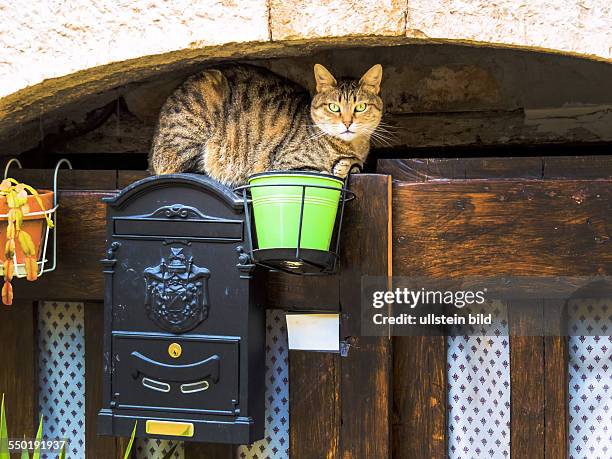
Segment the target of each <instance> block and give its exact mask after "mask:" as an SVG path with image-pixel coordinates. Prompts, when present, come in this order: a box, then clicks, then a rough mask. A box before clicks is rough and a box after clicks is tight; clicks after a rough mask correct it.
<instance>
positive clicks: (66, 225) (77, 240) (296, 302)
mask: <svg viewBox="0 0 612 459" xmlns="http://www.w3.org/2000/svg"><path fill="white" fill-rule="evenodd" d="M109 195H110V192H99V191H64V192H62V193H61V195H60V206H61V207H60V210H59V214H58V217H59V219H58V222H59V224H58V265H57V269H56V270H55V271H53V272H50V273H46V274H45V275H43V276H41V277H40V279H38V280H37V281H36V282H34V283H30V282H27V283H26V281H25V280H22V279H21V280H15V281H14V286H15V295H16V297H17V298H23V299H38V298H45V299H53V298H61V299H62V300H77V301H84V300H91V301H95V300H98V301H99V300H102V299H103V288H104V279H103V277H102V268H101V266H100V263H99V260H100V259H101V258H103V256H104V253H105V250H106V226H105V225H106V207H105V204H104V203H103V202H102V198H103V197H104V196H109ZM269 279H270V281H269V282H270V284H269V285H270V287H269V289H268V291H267V295H266V298H267V301H266V303H265V305H266V307H269V308H276V309H286V310H304V311H307V310H312V309H313V308H316V310H318V311H337V310H338V309H339V306H338V305H339V300H338V279H337V276H330V277H325V278H319V279H314V278H309V277H298V276H290V275H284V274H279V273H276V274H270V277H269Z"/></svg>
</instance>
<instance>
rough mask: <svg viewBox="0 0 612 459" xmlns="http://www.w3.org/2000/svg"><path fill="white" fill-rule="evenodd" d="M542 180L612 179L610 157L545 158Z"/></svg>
mask: <svg viewBox="0 0 612 459" xmlns="http://www.w3.org/2000/svg"><path fill="white" fill-rule="evenodd" d="M543 159H544V178H548V179H567V178H582V179H597V178H607V179H612V155H599V156H593V155H588V156H586V155H585V156H547V157H545V158H543Z"/></svg>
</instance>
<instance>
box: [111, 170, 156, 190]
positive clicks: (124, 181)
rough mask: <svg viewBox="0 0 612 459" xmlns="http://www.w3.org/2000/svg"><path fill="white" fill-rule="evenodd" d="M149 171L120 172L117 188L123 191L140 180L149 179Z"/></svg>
mask: <svg viewBox="0 0 612 459" xmlns="http://www.w3.org/2000/svg"><path fill="white" fill-rule="evenodd" d="M149 175H151V174H149V172H148V171H118V173H117V188H119V189H123V188H125V187H126V186H128V185H131V184H132V183H134V182H137V181H138V180H141V179H143V178H146V177H148V176H149Z"/></svg>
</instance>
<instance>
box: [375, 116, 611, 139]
mask: <svg viewBox="0 0 612 459" xmlns="http://www.w3.org/2000/svg"><path fill="white" fill-rule="evenodd" d="M560 120H562V121H561V122H560ZM386 121H387V123H389V124H391V125H392V126H393V127H392V128H391V129H392V130H393V132H394V134H393V135H391V136H390V137H391V138H390V139H389V140H388V142H389V144H388V145H386V146H388V147H390V148H393V147H395V148H397V147H401V146H405V147H409V148H435V147H474V148H482V147H493V146H498V147H509V146H512V145H516V146H524V145H530V146H533V145H547V144H548V145H550V144H563V143H571V144H574V145H575V144H577V143H592V144H597V143H598V142H609V141H610V140H612V130H611V129H609V128H607V126H610V125H612V124H611V123H612V113H610V109H609V107H607V106H598V107H581V108H574V107H571V108H567V109H566V108H555V109H535V110H523V109H518V110H512V111H497V110H492V111H461V112H449V113H412V114H388V115H387V117H386ZM560 123H561V124H562V125H563V129H561V130H560V129H559V126H560ZM594 126H606V129H605V132H601V131H599V132H598V130H596V129H593V127H594Z"/></svg>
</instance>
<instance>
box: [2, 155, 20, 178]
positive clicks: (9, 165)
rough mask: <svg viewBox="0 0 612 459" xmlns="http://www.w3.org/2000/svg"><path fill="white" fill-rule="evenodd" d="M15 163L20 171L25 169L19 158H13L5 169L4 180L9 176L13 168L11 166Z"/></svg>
mask: <svg viewBox="0 0 612 459" xmlns="http://www.w3.org/2000/svg"><path fill="white" fill-rule="evenodd" d="M13 163H16V164H17V166H18V167H19V169H23V166H22V165H21V161H19V160H18V159H17V158H11V159H10V160H9V162H8V163H6V166H5V167H4V179H5V180H6V177H7V175H8V171H9V168H10V167H11V164H13Z"/></svg>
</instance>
